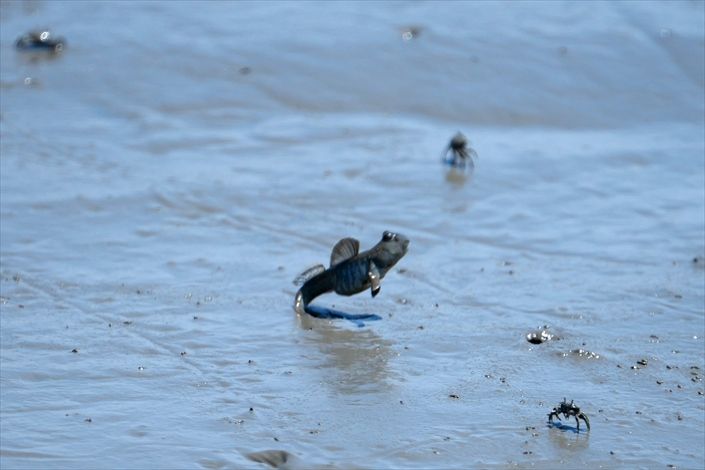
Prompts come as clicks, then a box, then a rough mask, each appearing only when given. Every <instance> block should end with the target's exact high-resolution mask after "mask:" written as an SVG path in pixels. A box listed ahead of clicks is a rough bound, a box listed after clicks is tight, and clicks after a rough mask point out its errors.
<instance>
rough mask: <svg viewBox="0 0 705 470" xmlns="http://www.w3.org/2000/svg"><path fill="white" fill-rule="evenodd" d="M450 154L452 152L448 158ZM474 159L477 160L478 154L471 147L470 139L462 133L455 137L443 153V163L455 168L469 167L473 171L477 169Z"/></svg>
mask: <svg viewBox="0 0 705 470" xmlns="http://www.w3.org/2000/svg"><path fill="white" fill-rule="evenodd" d="M448 152H450V157H448ZM474 158H477V152H475V150H474V149H473V148H472V147H471V146H470V143H469V142H468V139H467V138H466V137H465V136H464V135H463V133H462V132H458V133H457V134H455V135H454V136H453V138H452V139H451V140H450V143H448V146H447V147H446V149H445V151H444V152H443V161H444V162H445V163H447V164H449V165H451V166H455V167H461V168H465V166H466V165H467V166H468V167H470V168H471V169H472V168H474V167H475V162H474V161H473V159H474Z"/></svg>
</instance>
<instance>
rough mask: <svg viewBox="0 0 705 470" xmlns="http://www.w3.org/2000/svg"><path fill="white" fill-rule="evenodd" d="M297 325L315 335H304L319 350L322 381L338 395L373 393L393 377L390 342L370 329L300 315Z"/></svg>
mask: <svg viewBox="0 0 705 470" xmlns="http://www.w3.org/2000/svg"><path fill="white" fill-rule="evenodd" d="M299 325H300V326H301V328H302V329H305V330H312V331H313V332H314V333H315V334H312V335H307V336H306V343H310V344H311V345H312V346H315V347H316V348H318V350H319V351H320V353H321V354H320V357H321V358H322V361H323V362H322V364H321V369H323V370H325V373H326V375H327V377H326V380H324V382H325V383H327V384H330V385H331V386H332V387H333V388H334V389H335V391H336V392H338V393H341V394H348V395H349V394H356V393H373V392H377V391H383V390H385V389H387V388H388V387H389V385H390V382H391V381H392V379H393V375H392V372H391V371H390V368H389V360H390V358H391V357H392V355H393V352H392V345H393V343H392V342H391V341H389V340H387V339H384V338H381V337H380V336H379V335H378V334H377V333H375V331H374V330H371V329H358V328H355V329H345V325H344V324H342V323H341V322H340V320H338V321H321V320H318V319H315V318H312V317H310V316H308V315H301V318H300V321H299Z"/></svg>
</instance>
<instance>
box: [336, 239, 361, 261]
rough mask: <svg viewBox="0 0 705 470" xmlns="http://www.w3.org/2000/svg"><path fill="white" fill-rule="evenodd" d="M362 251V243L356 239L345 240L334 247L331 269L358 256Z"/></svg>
mask: <svg viewBox="0 0 705 470" xmlns="http://www.w3.org/2000/svg"><path fill="white" fill-rule="evenodd" d="M359 251H360V242H359V241H357V240H355V239H354V238H343V239H342V240H340V241H339V242H338V243H336V244H335V246H334V247H333V251H332V252H331V254H330V265H331V267H333V266H335V265H336V264H338V263H340V262H341V261H345V260H346V259H348V258H352V257H353V256H355V255H357V254H358V252H359Z"/></svg>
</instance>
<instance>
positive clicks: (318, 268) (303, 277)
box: [294, 264, 326, 286]
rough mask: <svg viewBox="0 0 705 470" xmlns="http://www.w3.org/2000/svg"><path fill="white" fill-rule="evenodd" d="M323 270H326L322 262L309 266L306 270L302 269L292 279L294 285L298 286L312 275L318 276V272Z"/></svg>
mask: <svg viewBox="0 0 705 470" xmlns="http://www.w3.org/2000/svg"><path fill="white" fill-rule="evenodd" d="M325 270H326V267H325V266H323V265H322V264H317V265H315V266H311V267H310V268H308V269H307V270H306V271H304V272H302V273H301V274H299V275H298V276H296V279H294V285H295V286H300V285H302V284H303V283H304V282H306V281H308V280H309V279H311V278H312V277H314V276H318V275H319V274H321V273H322V272H323V271H325Z"/></svg>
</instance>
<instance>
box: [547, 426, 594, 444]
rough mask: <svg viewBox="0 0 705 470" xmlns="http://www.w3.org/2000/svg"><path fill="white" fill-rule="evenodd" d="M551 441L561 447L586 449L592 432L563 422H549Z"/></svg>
mask: <svg viewBox="0 0 705 470" xmlns="http://www.w3.org/2000/svg"><path fill="white" fill-rule="evenodd" d="M548 427H549V428H550V429H549V432H548V435H549V437H550V439H551V442H552V443H553V444H554V445H555V446H556V447H558V448H560V449H568V450H585V449H587V448H588V447H589V444H590V432H585V431H582V432H581V431H578V430H577V428H575V427H573V426H568V425H566V424H561V423H552V424H548Z"/></svg>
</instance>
